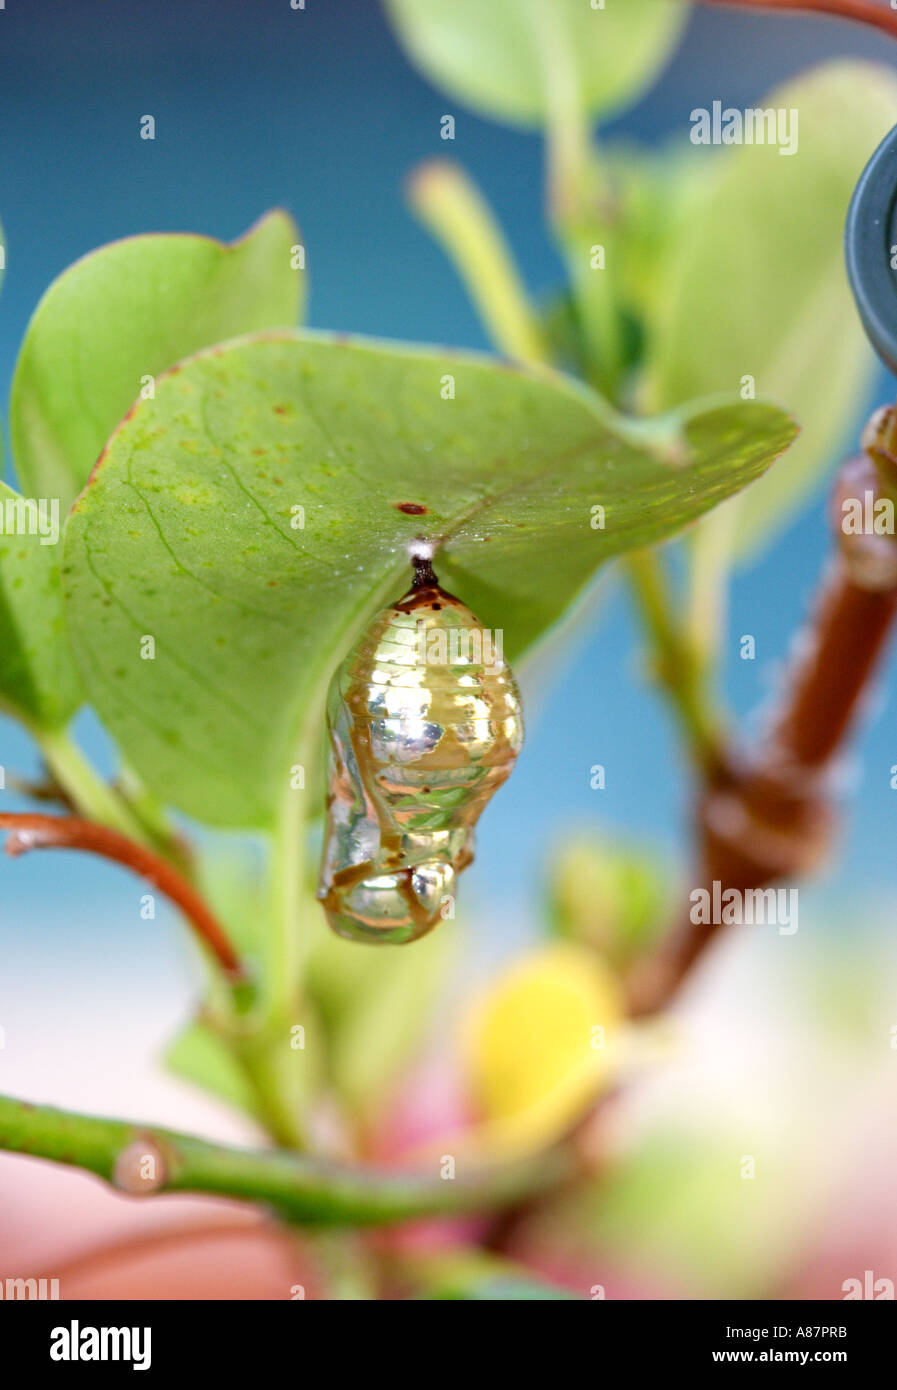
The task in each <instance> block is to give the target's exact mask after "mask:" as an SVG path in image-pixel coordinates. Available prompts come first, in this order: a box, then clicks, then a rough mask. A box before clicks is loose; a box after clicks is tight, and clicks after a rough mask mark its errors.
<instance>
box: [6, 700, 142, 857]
mask: <svg viewBox="0 0 897 1390" xmlns="http://www.w3.org/2000/svg"><path fill="white" fill-rule="evenodd" d="M31 733H32V735H33V737H34V738H35V740H36V741H37V743H38V745H39V746H40V749H41V752H42V753H43V755H44V758H45V759H46V762H47V766H48V767H49V768H50V770H51V772H52V773H53V776H54V777H55V778H56V780H57V782H58V783H59V785H60V786H61V787H62V789H63V790H64V791H65V792H66V794H67V795H68V797H69V798H70V800H71V802H72V805H73V806H74V807H75V808H76V809H77V811H78V812H79V813H80V814H81V815H82V816H84V818H85V820H91V821H98V822H99V824H100V825H108V826H111V827H112V829H114V830H117V831H119V832H120V833H121V834H122V835H130V836H131V837H132V839H136V840H145V838H146V836H145V833H144V830H143V827H142V826H141V824H140V821H139V820H138V819H137V817H136V816H135V815H134V814H133V812H132V811H131V809H130V808H129V806H128V805H127V803H126V802H125V801H124V800H123V799H122V797H120V796H119V795H118V793H117V792H116V791H115V790H114V788H112V787H110V786H109V784H108V782H105V781H104V780H103V779H102V777H100V776H99V775H98V774H97V773H96V772H95V771H94V769H93V768H92V767H91V765H90V763H89V762H88V761H87V759H86V758H85V757H84V755H83V753H82V752H81V750H80V748H79V747H78V746H77V744H76V743H75V742H74V740H73V739H72V737H71V735H70V734H69V733H68V731H67V730H65V729H40V728H37V727H33V728H32V729H31Z"/></svg>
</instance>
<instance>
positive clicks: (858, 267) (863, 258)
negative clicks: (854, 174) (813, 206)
mask: <svg viewBox="0 0 897 1390" xmlns="http://www.w3.org/2000/svg"><path fill="white" fill-rule="evenodd" d="M895 216H897V126H895V127H894V129H893V130H892V131H891V132H890V133H889V134H888V135H886V136H885V138H884V140H882V142H881V144H880V145H879V147H878V149H877V150H876V151H875V154H874V155H873V156H872V158H871V159H870V160H869V163H868V164H867V165H866V167H865V169H864V170H863V173H862V175H861V176H860V181H859V183H858V184H857V186H856V189H855V190H854V195H853V198H852V199H851V202H850V210H849V211H848V214H847V226H846V228H845V233H844V246H845V253H846V256H847V274H848V276H849V278H850V287H851V289H852V290H853V297H854V299H855V300H856V304H857V309H858V310H859V314H860V318H861V320H862V323H863V327H864V328H865V330H866V335H867V337H868V338H869V341H870V342H871V344H872V346H873V347H874V348H875V351H876V352H877V353H878V355H879V357H880V358H881V359H882V361H883V362H884V363H885V365H886V366H887V367H888V368H890V370H891V371H892V372H893V373H894V375H895V376H897V270H893V269H892V268H891V254H892V253H891V247H892V246H894V247H897V226H895Z"/></svg>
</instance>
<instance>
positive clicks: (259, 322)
mask: <svg viewBox="0 0 897 1390" xmlns="http://www.w3.org/2000/svg"><path fill="white" fill-rule="evenodd" d="M298 239H299V238H298V232H297V229H296V227H295V225H294V223H293V221H292V219H291V218H290V217H289V216H288V215H287V214H286V213H284V212H280V211H275V212H271V213H268V214H267V215H266V216H265V217H263V218H262V219H261V220H260V221H259V222H257V223H256V225H255V226H254V227H253V228H251V229H250V231H249V232H247V233H246V235H245V236H244V237H242V238H241V239H240V240H239V241H236V242H234V243H233V244H232V245H225V244H224V243H222V242H218V241H214V240H212V239H211V238H208V237H202V236H190V235H181V234H176V235H169V234H164V235H149V236H136V237H129V238H127V239H126V240H124V241H117V242H113V243H111V244H110V245H108V246H103V247H100V249H99V250H97V251H95V252H93V253H92V254H91V255H88V256H85V257H84V258H83V259H82V260H80V261H76V262H75V264H74V265H73V266H71V267H70V268H69V269H68V270H66V271H65V272H64V273H63V274H62V275H61V276H60V277H59V278H58V279H57V280H56V281H54V283H53V284H52V285H51V286H50V288H49V289H48V291H47V293H46V294H45V295H44V297H43V299H42V300H41V302H40V304H39V305H38V307H37V309H36V311H35V314H34V317H33V318H32V320H31V323H30V324H29V327H28V331H27V333H26V335H25V340H24V342H23V344H22V350H21V352H20V354H19V359H18V362H17V364H16V371H15V376H14V379H13V386H12V395H11V398H10V429H11V435H12V449H13V457H14V459H15V465H16V470H17V473H18V477H19V481H20V484H21V486H22V489H23V491H25V492H27V493H28V494H29V495H30V496H33V497H59V498H60V499H61V500H62V504H63V508H64V509H67V508H68V506H69V505H70V503H71V501H72V500H73V498H74V497H75V496H76V495H77V493H78V492H79V491H80V490H81V488H82V487H83V486H84V483H85V482H86V481H87V477H88V475H89V473H90V470H91V468H92V467H93V465H94V463H95V462H96V460H97V458H98V457H99V454H100V452H101V450H102V448H103V446H104V445H105V443H106V440H107V439H108V437H109V435H110V434H111V433H112V431H113V430H114V429H115V427H116V425H117V424H118V422H119V421H120V420H121V418H122V416H123V415H124V414H125V412H126V411H127V410H128V409H129V408H130V407H131V405H132V404H133V402H134V401H135V400H136V399H137V398H138V396H139V394H140V392H141V391H142V390H143V389H144V380H143V379H144V378H145V377H147V376H153V377H155V376H157V375H158V374H159V373H161V372H164V371H165V370H166V369H167V368H168V367H170V366H172V365H173V364H174V363H175V362H177V361H179V360H180V359H181V358H182V357H186V356H188V355H189V354H190V353H192V352H196V351H198V350H199V349H200V348H205V347H209V346H210V345H211V344H213V343H218V342H221V341H222V340H223V339H225V338H231V337H233V336H234V335H235V334H238V333H251V332H255V331H257V330H260V329H264V328H277V327H290V326H292V325H293V324H294V323H295V322H296V317H297V312H298V309H299V306H300V299H301V295H302V280H303V275H302V272H301V271H298V270H294V269H293V268H292V266H291V255H290V252H291V247H292V246H293V245H295V244H297V243H298Z"/></svg>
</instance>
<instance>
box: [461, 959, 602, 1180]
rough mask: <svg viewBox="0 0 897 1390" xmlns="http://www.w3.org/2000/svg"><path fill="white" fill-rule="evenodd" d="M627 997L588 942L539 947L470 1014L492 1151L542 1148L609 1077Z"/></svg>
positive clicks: (479, 1134)
mask: <svg viewBox="0 0 897 1390" xmlns="http://www.w3.org/2000/svg"><path fill="white" fill-rule="evenodd" d="M622 1019H623V1002H622V996H621V991H620V987H619V984H618V983H617V980H616V977H615V976H614V975H613V974H612V973H611V972H610V971H609V970H608V968H607V966H606V965H604V963H603V962H602V960H601V959H600V957H598V956H597V955H596V954H595V952H594V951H592V950H591V949H589V948H588V947H584V946H580V945H578V944H576V943H574V942H562V943H557V944H553V945H550V946H545V947H541V948H539V949H538V950H535V951H532V952H530V953H528V954H527V955H526V956H524V957H523V958H522V959H517V960H516V961H514V962H513V964H512V965H511V966H510V968H509V969H508V970H507V971H506V972H505V973H504V974H503V975H501V976H500V977H499V979H498V980H497V981H495V982H494V983H493V984H492V986H491V988H490V989H489V990H488V992H487V993H486V995H485V997H484V998H483V999H482V1001H481V1002H480V1004H479V1005H478V1006H477V1008H476V1009H475V1011H474V1013H473V1016H472V1017H471V1018H470V1019H469V1020H468V1023H467V1028H466V1039H465V1043H466V1045H465V1048H464V1052H465V1061H466V1067H467V1075H468V1080H469V1085H470V1089H471V1092H472V1095H473V1098H474V1101H475V1103H476V1106H477V1109H478V1112H479V1116H480V1124H479V1125H478V1126H477V1127H476V1129H475V1130H474V1131H472V1132H471V1135H470V1138H471V1139H472V1140H473V1141H474V1142H475V1146H476V1148H477V1149H480V1150H482V1151H483V1153H484V1154H485V1155H488V1156H490V1157H505V1156H507V1155H509V1154H512V1153H521V1152H527V1151H529V1150H532V1149H537V1148H542V1147H545V1146H546V1145H547V1144H550V1143H551V1142H553V1140H555V1139H557V1138H559V1137H560V1135H561V1134H563V1133H564V1131H565V1130H567V1129H568V1128H570V1126H571V1125H573V1124H574V1123H575V1122H576V1120H577V1119H579V1118H580V1117H581V1116H582V1115H583V1114H584V1113H585V1112H586V1110H587V1109H588V1107H589V1105H590V1104H591V1103H592V1101H593V1100H594V1099H595V1097H596V1096H597V1095H598V1094H599V1093H600V1092H601V1091H602V1090H604V1089H605V1088H606V1087H607V1085H608V1084H609V1082H610V1081H611V1079H612V1077H613V1074H614V1071H615V1069H616V1066H617V1062H618V1056H619V1050H620V1049H619V1041H620V1033H621V1023H622Z"/></svg>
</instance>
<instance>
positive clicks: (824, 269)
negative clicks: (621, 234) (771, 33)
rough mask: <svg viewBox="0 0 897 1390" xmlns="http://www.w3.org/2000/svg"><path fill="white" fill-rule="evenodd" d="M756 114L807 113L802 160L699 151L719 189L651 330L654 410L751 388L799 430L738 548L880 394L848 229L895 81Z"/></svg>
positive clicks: (772, 150)
mask: <svg viewBox="0 0 897 1390" xmlns="http://www.w3.org/2000/svg"><path fill="white" fill-rule="evenodd" d="M756 105H757V107H758V108H764V109H772V110H783V111H790V110H796V111H797V112H798V114H799V124H798V134H799V143H798V152H797V153H796V154H795V155H792V156H783V155H780V154H779V152H778V149H777V148H776V147H775V146H770V145H764V146H761V145H747V144H744V145H738V146H731V147H728V148H726V149H723V150H719V151H710V150H700V151H699V150H696V151H694V154H695V156H702V157H703V158H705V159H706V160H707V161H708V175H709V177H707V178H706V179H705V188H704V192H703V195H702V196H701V195H699V196H697V197H693V198H692V199H691V202H690V207H689V216H688V220H687V223H683V224H682V225H681V227H680V231H679V234H678V248H677V249H674V250H673V252H672V254H670V256H669V259H668V261H667V263H666V264H665V266H664V267H663V273H662V274H661V275H659V276H658V277H657V278H656V280H655V286H656V290H657V298H656V300H655V312H654V315H653V317H652V316H650V315H649V317H648V323H649V324H650V325H651V326H652V330H653V331H652V334H651V337H650V340H649V343H648V366H647V375H648V382H649V386H648V390H647V392H646V403H647V405H648V407H649V408H650V409H655V410H665V409H669V408H670V407H672V406H675V405H676V404H678V403H679V402H680V401H686V400H690V399H692V398H694V397H695V396H701V395H705V394H707V393H708V392H714V391H733V390H736V391H737V390H738V389H739V385H740V382H741V379H742V377H743V376H745V375H751V376H753V377H754V378H755V381H756V390H757V394H758V396H760V397H761V398H763V399H765V400H777V401H780V402H781V403H782V404H783V405H785V406H787V408H788V410H789V411H791V412H792V413H793V414H794V416H795V418H796V419H797V420H799V421H800V426H801V438H800V439H799V440H798V442H797V444H796V445H795V447H794V449H793V450H791V452H790V453H789V455H788V458H787V459H785V460H783V462H782V464H781V466H780V467H779V468H776V469H774V470H773V472H772V473H770V474H769V476H768V477H767V478H765V479H764V480H763V482H762V483H760V484H759V485H758V486H757V487H756V488H752V489H751V490H750V492H748V493H746V494H745V495H744V497H743V498H740V499H739V502H738V504H737V511H738V530H739V545H740V547H741V548H742V549H745V548H749V547H751V546H756V545H758V544H765V543H767V542H768V541H769V540H770V539H771V538H772V536H773V535H774V532H775V528H776V527H777V526H778V525H781V524H782V523H783V521H784V520H785V519H786V518H787V514H788V512H789V511H790V510H791V509H792V508H793V507H794V505H795V504H796V502H798V501H799V499H800V498H801V496H802V495H803V494H804V493H805V492H806V490H807V489H808V488H809V487H810V486H811V485H812V483H813V481H814V480H815V478H816V477H817V476H818V474H819V472H820V470H821V469H822V468H824V467H825V466H826V465H827V464H831V463H834V462H835V461H836V460H837V458H838V457H839V456H840V453H841V451H842V450H843V449H844V448H846V447H848V446H849V438H848V436H849V432H850V430H851V429H852V428H855V426H856V417H857V413H858V412H859V411H860V410H861V409H862V407H863V403H864V399H865V395H866V392H867V391H868V389H869V387H870V385H871V380H872V373H873V370H874V361H873V357H872V353H871V351H870V349H869V346H868V343H867V342H866V339H865V335H864V333H863V330H862V328H861V326H860V323H859V319H858V317H857V313H856V309H855V307H854V304H853V299H852V297H851V294H850V289H849V287H848V283H847V275H846V271H845V269H844V255H843V247H842V241H843V226H844V218H845V216H846V213H847V206H848V203H849V200H850V196H851V193H852V191H853V188H854V185H855V183H856V181H857V179H858V177H859V175H860V172H861V171H862V168H863V166H864V164H865V163H866V160H867V159H868V158H869V156H870V155H871V153H872V151H873V150H874V148H875V147H876V145H877V144H878V143H879V141H880V140H881V139H882V138H883V137H884V135H885V134H886V133H887V131H888V130H889V129H890V128H891V127H892V126H893V125H894V123H895V121H897V80H895V78H894V74H893V73H892V72H890V71H889V70H888V69H886V68H884V67H876V66H873V65H872V64H870V63H861V62H838V63H833V64H829V65H826V66H825V67H822V68H818V69H815V70H813V71H812V72H810V73H809V74H807V75H804V76H802V77H800V78H798V79H796V80H795V81H793V82H790V83H788V84H787V85H785V86H783V87H781V88H779V89H778V90H777V91H774V92H772V93H770V94H769V95H768V96H766V97H764V98H763V100H762V101H759V102H757V103H756ZM710 161H712V164H711V163H710Z"/></svg>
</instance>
